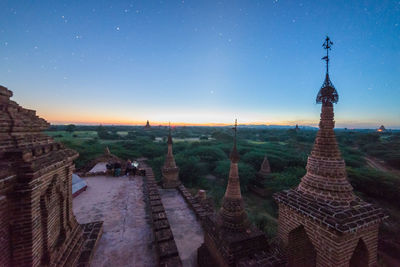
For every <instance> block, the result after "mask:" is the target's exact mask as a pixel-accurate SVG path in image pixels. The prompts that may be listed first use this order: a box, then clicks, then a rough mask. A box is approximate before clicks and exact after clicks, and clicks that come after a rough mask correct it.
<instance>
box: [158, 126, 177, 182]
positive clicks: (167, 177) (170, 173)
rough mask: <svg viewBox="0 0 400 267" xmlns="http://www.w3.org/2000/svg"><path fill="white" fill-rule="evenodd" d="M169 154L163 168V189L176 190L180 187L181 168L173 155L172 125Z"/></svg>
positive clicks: (169, 135) (169, 137)
mask: <svg viewBox="0 0 400 267" xmlns="http://www.w3.org/2000/svg"><path fill="white" fill-rule="evenodd" d="M167 145H168V152H167V156H166V157H165V162H164V166H163V167H162V169H161V171H162V176H163V188H175V187H177V186H179V185H180V183H181V182H180V181H179V168H178V167H177V166H176V163H175V158H174V154H173V153H172V135H171V123H169V132H168V141H167Z"/></svg>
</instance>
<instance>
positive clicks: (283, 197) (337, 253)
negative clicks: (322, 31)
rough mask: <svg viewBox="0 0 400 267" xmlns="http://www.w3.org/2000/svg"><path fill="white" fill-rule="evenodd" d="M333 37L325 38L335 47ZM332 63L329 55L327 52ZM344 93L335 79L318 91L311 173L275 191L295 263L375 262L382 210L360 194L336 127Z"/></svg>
mask: <svg viewBox="0 0 400 267" xmlns="http://www.w3.org/2000/svg"><path fill="white" fill-rule="evenodd" d="M331 44H332V43H331V42H330V40H329V38H328V37H327V39H326V42H325V44H324V46H325V48H326V49H327V50H328V49H329V48H330V45H331ZM324 59H325V60H326V61H327V64H328V60H329V58H328V55H327V56H326V57H324ZM338 98H339V97H338V94H337V92H336V89H335V88H334V86H333V84H332V82H331V81H330V79H329V74H328V68H327V72H326V77H325V81H324V83H323V85H322V87H321V89H320V91H319V94H318V96H317V103H322V111H321V120H320V124H319V131H318V133H317V137H316V139H315V144H314V147H313V149H312V151H311V155H310V156H309V157H308V161H307V167H306V169H307V173H306V174H305V176H304V177H303V178H302V180H301V182H300V184H299V186H298V187H297V188H295V189H291V190H286V191H283V192H280V193H277V194H275V196H274V197H275V200H276V201H277V203H278V205H279V227H278V236H279V238H280V240H281V241H282V243H283V245H284V246H285V248H286V251H287V259H288V263H289V266H374V265H376V263H377V245H378V228H379V224H380V222H381V221H382V219H383V218H384V217H385V215H384V214H383V212H382V210H381V209H379V208H377V207H375V206H373V205H371V204H369V203H366V202H364V201H363V200H361V199H360V198H358V197H356V196H355V195H354V193H353V188H352V186H351V185H350V183H349V181H348V180H347V174H346V166H345V162H344V160H343V158H342V157H341V154H340V151H339V148H338V144H337V141H336V137H335V133H334V130H333V128H334V125H335V123H334V113H333V104H334V103H337V101H338Z"/></svg>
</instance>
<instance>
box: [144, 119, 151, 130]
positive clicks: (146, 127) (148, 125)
mask: <svg viewBox="0 0 400 267" xmlns="http://www.w3.org/2000/svg"><path fill="white" fill-rule="evenodd" d="M144 128H145V129H150V128H151V126H150V122H149V120H147V122H146V125H145V126H144Z"/></svg>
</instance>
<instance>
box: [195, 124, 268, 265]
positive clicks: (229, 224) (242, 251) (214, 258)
mask: <svg viewBox="0 0 400 267" xmlns="http://www.w3.org/2000/svg"><path fill="white" fill-rule="evenodd" d="M230 160H231V165H230V170H229V179H228V185H227V187H226V191H225V195H224V198H223V200H222V206H221V209H220V210H219V212H218V213H217V214H213V215H209V216H207V217H206V219H205V221H204V224H203V225H204V227H203V228H204V243H203V244H202V246H201V247H200V248H199V249H198V264H199V266H238V265H240V266H248V265H247V263H248V261H249V259H254V257H253V256H254V255H255V254H258V255H262V256H259V258H260V259H261V258H262V259H263V260H264V263H268V260H269V259H267V256H266V255H267V253H268V251H269V245H268V241H267V238H266V236H265V235H264V233H263V232H261V231H260V230H258V229H257V228H256V227H254V226H253V225H252V224H250V222H249V220H248V218H247V213H246V211H245V209H244V203H243V199H242V195H241V192H240V180H239V170H238V162H239V154H238V152H237V149H236V127H235V140H234V145H233V149H232V152H231V154H230ZM255 266H258V265H255ZM265 266H267V265H265Z"/></svg>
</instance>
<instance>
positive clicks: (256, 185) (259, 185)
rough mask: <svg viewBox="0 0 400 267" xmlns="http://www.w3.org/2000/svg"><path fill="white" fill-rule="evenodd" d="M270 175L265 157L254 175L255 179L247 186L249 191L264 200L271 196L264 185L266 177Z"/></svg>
mask: <svg viewBox="0 0 400 267" xmlns="http://www.w3.org/2000/svg"><path fill="white" fill-rule="evenodd" d="M270 173H271V167H270V165H269V161H268V157H267V155H265V156H264V160H263V162H262V164H261V168H260V170H259V171H258V172H257V173H256V178H255V179H254V180H253V181H251V183H250V184H249V189H250V190H251V191H252V192H254V193H255V194H257V195H259V196H260V197H263V198H266V197H269V196H270V195H271V193H270V190H268V188H266V186H265V185H264V183H265V181H266V179H267V177H268V175H269V174H270Z"/></svg>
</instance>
